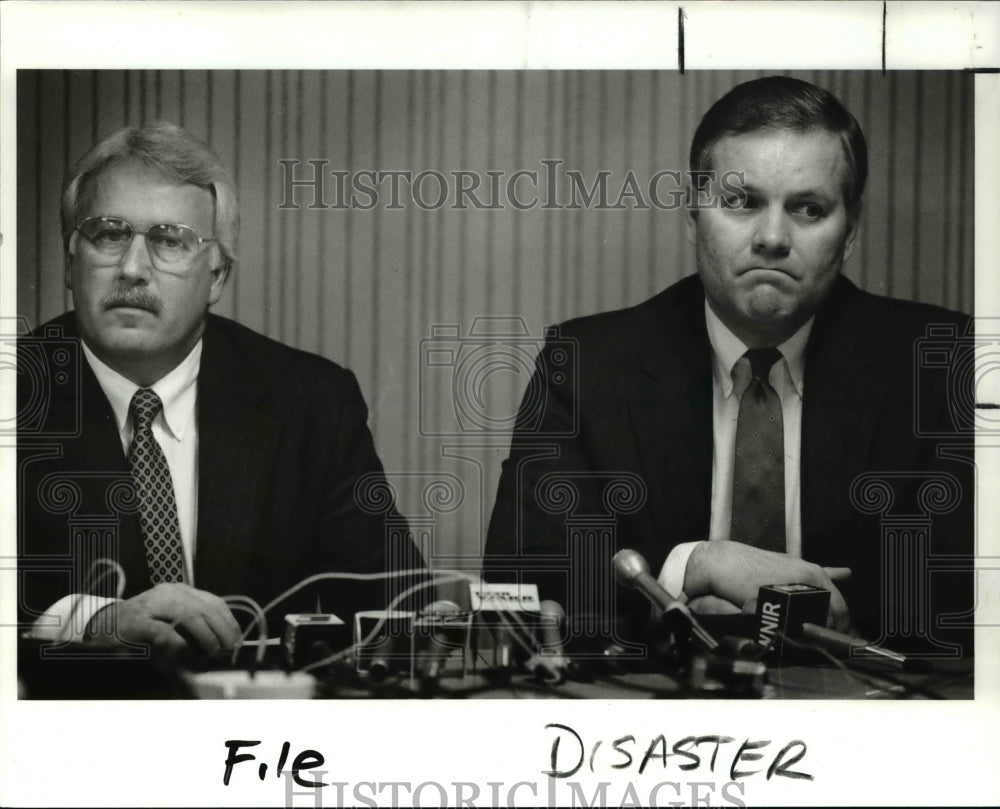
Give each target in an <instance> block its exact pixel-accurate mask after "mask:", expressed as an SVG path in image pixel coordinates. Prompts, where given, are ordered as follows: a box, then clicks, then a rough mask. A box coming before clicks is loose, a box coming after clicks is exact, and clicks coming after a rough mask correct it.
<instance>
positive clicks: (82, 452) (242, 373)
mask: <svg viewBox="0 0 1000 809" xmlns="http://www.w3.org/2000/svg"><path fill="white" fill-rule="evenodd" d="M60 332H61V334H62V336H61V337H60V336H59V333H60ZM203 339H204V343H203V351H202V359H201V370H200V373H199V377H198V400H197V419H198V437H199V446H198V518H197V550H196V555H195V565H194V584H195V586H196V587H198V588H199V589H202V590H208V591H210V592H212V593H215V594H216V595H220V596H221V595H230V594H244V595H249V596H252V597H253V598H255V599H256V600H257V601H258V602H260V603H261V605H262V606H263V605H264V604H265V603H266V602H267V601H269V600H270V599H271V598H273V597H275V596H276V595H278V594H279V593H281V592H282V591H284V590H285V589H287V588H288V587H290V586H292V585H294V584H295V583H297V582H298V581H299V580H300V579H302V578H303V577H305V576H307V575H311V574H313V573H319V572H326V571H350V572H355V573H359V572H380V571H384V570H386V569H387V568H389V567H392V568H393V569H403V568H408V567H418V566H422V560H421V558H420V554H419V552H418V551H417V550H416V548H415V546H414V545H413V542H412V540H411V537H410V534H409V532H408V530H407V527H406V523H405V520H403V519H402V518H400V516H399V515H398V514H397V512H396V510H395V506H394V504H393V502H392V499H391V498H389V499H388V500H380V499H379V497H380V495H381V494H384V492H385V491H386V490H385V489H384V488H383V489H382V490H381V492H379V491H378V485H379V484H380V483H381V482H383V470H382V465H381V463H380V461H379V458H378V456H377V454H376V452H375V448H374V446H373V443H372V437H371V434H370V432H369V430H368V427H367V417H368V411H367V408H366V406H365V403H364V400H363V398H362V395H361V391H360V390H359V388H358V384H357V381H356V380H355V378H354V375H353V374H351V373H350V372H349V371H347V370H345V369H343V368H341V367H339V366H338V365H336V364H335V363H333V362H330V361H329V360H326V359H323V358H321V357H318V356H316V355H313V354H308V353H306V352H303V351H297V350H294V349H292V348H289V347H287V346H284V345H281V344H280V343H277V342H275V341H273V340H270V339H268V338H266V337H263V336H262V335H259V334H257V333H255V332H253V331H251V330H249V329H247V328H245V327H243V326H240V325H239V324H237V323H234V322H232V321H230V320H226V319H223V318H220V317H215V316H210V317H209V319H208V323H207V326H206V329H205V332H204V338H203ZM60 350H62V352H63V353H62V354H60ZM19 368H20V370H21V375H20V378H19V385H18V399H19V410H18V413H19V428H20V433H19V442H18V450H19V452H18V455H19V464H18V504H19V525H18V528H19V530H18V536H19V541H20V544H19V556H20V560H19V566H20V570H21V579H20V581H21V591H20V603H19V613H20V615H21V618H22V620H24V621H31V620H33V618H34V617H35V616H36V615H37V614H39V613H40V612H42V611H44V609H45V608H46V607H47V606H49V605H50V604H52V603H53V602H54V601H55V600H56V599H57V598H59V597H61V596H63V595H65V594H67V593H70V592H79V591H80V589H79V588H80V587H81V585H82V582H83V581H84V580H85V579H86V577H87V572H88V569H89V566H90V562H91V561H92V560H93V559H94V558H96V557H98V556H101V555H104V554H106V553H110V554H111V555H112V556H113V557H114V558H116V559H117V560H118V561H119V562H120V563H121V565H122V566H123V567H124V570H125V574H126V579H125V593H124V595H125V597H129V596H131V595H135V594H136V593H139V592H141V591H142V590H144V589H147V588H148V587H149V586H150V582H149V576H148V571H147V567H146V561H145V555H144V553H145V552H144V549H143V543H142V534H141V532H140V528H139V520H138V515H137V513H136V512H135V508H134V504H133V505H130V504H129V502H128V501H129V494H128V493H129V488H128V485H127V484H128V482H129V481H130V475H129V469H128V463H127V461H126V459H125V457H124V454H123V452H122V446H121V441H120V439H119V436H118V429H117V426H116V424H115V419H114V415H113V413H112V410H111V406H110V404H109V403H108V401H107V398H106V397H105V396H104V393H103V392H102V390H101V388H100V386H99V385H98V382H97V379H96V377H95V376H94V374H93V372H92V371H91V369H90V366H89V365H88V364H87V362H86V359H85V358H84V356H83V353H82V351H81V350H80V348H79V337H78V332H77V330H76V323H75V318H74V316H73V313H72V312H70V313H67V314H65V315H63V316H61V317H59V318H57V319H55V320H54V321H51V322H50V323H48V324H46V325H45V326H42V327H41V328H40V329H38V330H37V331H36V332H35V334H34V335H33V336H32V337H31V338H29V339H27V340H22V341H21V345H20V346H19ZM362 478H364V480H365V481H367V482H368V484H369V485H373V486H375V487H376V489H375V490H372V489H370V488H367V489H366V491H367V492H368V495H365V494H363V493H361V492H359V493H358V496H359V497H360V498H361V499H362V500H364V501H365V507H364V508H362V507H359V505H358V501H357V500H356V493H355V487H356V485H358V483H359V480H362ZM123 482H124V483H125V484H126V485H125V486H124V487H122V486H120V485H118V486H116V483H117V484H121V483H123ZM102 543H103V544H102ZM407 583H412V582H407ZM400 586H402V584H401V583H400V582H395V583H394V584H393V586H392V588H391V589H392V590H393V591H397V590H398V589H399V587H400ZM89 589H90V590H91V591H97V592H101V593H103V594H106V595H107V594H113V590H114V588H113V577H112V579H110V580H108V581H105V582H104V583H103V584H102V585H101V586H97V587H96V588H95V587H91V588H89ZM317 598H319V599H321V600H320V606H321V607H322V609H323V610H324V611H328V612H335V613H338V614H340V616H341V617H342V618H343V619H344V620H345V621H349V620H350V618H351V616H352V614H353V612H354V611H356V610H359V609H365V608H367V609H376V608H381V607H384V606H385V603H386V601H387V598H388V591H387V589H386V583H385V582H377V583H375V584H371V585H368V584H366V585H361V584H358V583H352V582H336V583H328V584H325V585H318V586H315V587H312V588H309V589H307V590H306V591H304V592H303V593H300V594H299V595H298V596H296V597H294V598H292V599H291V600H290V601H288V602H286V603H284V604H282V605H280V606H278V607H276V608H275V610H274V612H273V614H272V615H269V623H270V624H271V626H272V631H274V630H276V629H279V628H280V626H281V621H282V620H283V616H284V615H285V613H286V612H295V611H313V610H314V609H315V608H316V606H317ZM237 615H239V613H237Z"/></svg>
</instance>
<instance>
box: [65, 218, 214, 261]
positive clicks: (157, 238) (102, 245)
mask: <svg viewBox="0 0 1000 809" xmlns="http://www.w3.org/2000/svg"><path fill="white" fill-rule="evenodd" d="M75 229H76V230H78V231H80V233H82V234H83V235H84V236H85V237H86V239H87V241H88V242H90V243H91V244H92V245H93V246H94V248H95V249H96V250H97V252H98V253H99V254H100V255H101V256H103V257H106V258H107V259H108V261H109V262H114V261H117V260H118V259H120V258H121V257H122V256H123V255H124V254H125V252H126V251H127V250H128V248H129V246H130V245H131V244H132V239H133V238H134V237H135V236H136V235H140V236H145V237H146V250H147V251H148V252H149V258H150V260H151V261H152V262H153V266H154V267H156V268H157V269H161V270H173V271H174V272H176V271H179V270H185V269H188V268H189V267H190V266H191V263H192V262H193V261H194V259H195V258H196V257H197V255H198V254H199V253H200V252H201V248H202V245H203V244H205V243H206V242H216V241H218V239H216V238H210V237H204V238H203V237H200V236H199V235H198V233H197V231H195V230H194V229H193V228H189V227H188V226H187V225H150V226H149V227H148V228H146V230H144V231H143V230H136V229H135V228H134V227H133V226H132V223H131V222H127V221H125V220H124V219H114V218H112V217H109V216H92V217H90V218H89V219H84V220H83V221H82V222H81V223H80V224H79V225H77V226H76V228H75Z"/></svg>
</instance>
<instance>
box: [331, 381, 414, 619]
mask: <svg viewBox="0 0 1000 809" xmlns="http://www.w3.org/2000/svg"><path fill="white" fill-rule="evenodd" d="M338 382H339V385H340V387H341V388H342V389H343V392H342V393H341V395H340V399H341V402H342V404H341V407H340V409H339V416H338V418H337V419H336V421H335V422H333V423H332V424H331V425H330V427H331V430H330V433H329V435H330V439H329V441H328V444H327V446H326V448H325V465H324V468H323V473H324V475H325V484H324V486H323V490H324V497H323V500H322V502H321V503H320V514H319V529H318V532H317V555H318V557H319V559H320V560H322V562H321V565H322V569H328V570H347V571H354V572H361V573H381V572H387V573H400V572H402V571H406V570H414V569H419V568H423V567H424V561H423V558H422V556H421V554H420V551H419V550H418V548H417V546H416V544H415V542H414V539H413V536H412V534H411V532H410V529H409V526H408V524H407V521H406V518H405V517H403V516H402V515H400V513H399V511H398V510H397V508H396V503H395V498H394V496H393V491H392V489H391V488H390V487H389V485H388V483H387V481H386V477H385V472H384V469H383V466H382V462H381V460H380V459H379V456H378V454H377V452H376V450H375V445H374V441H373V439H372V434H371V431H370V430H369V429H368V408H367V406H366V405H365V401H364V398H363V396H362V394H361V390H360V388H359V387H358V383H357V380H356V379H355V377H354V375H353V374H352V373H351V372H350V371H346V370H344V371H341V372H340V379H339V380H338ZM423 580H424V577H423V576H420V575H404V576H397V577H393V578H389V579H387V580H385V581H379V582H375V583H374V584H367V585H366V584H357V585H356V584H355V583H353V582H342V583H338V584H337V587H336V588H327V589H328V590H329V591H331V592H332V591H334V590H335V591H336V595H335V596H334V597H335V599H336V601H337V602H338V603H341V604H343V605H344V606H343V607H341V610H342V611H343V612H345V613H347V614H350V613H353V612H355V611H357V610H359V609H381V608H384V607H385V606H386V605H387V604H388V603H389V602H390V601H391V600H392V599H393V598H395V597H396V596H397V595H398V594H400V593H402V592H403V591H404V590H406V589H407V588H409V587H412V586H414V585H415V584H417V583H418V582H420V581H423ZM430 595H431V594H430V592H429V590H427V589H425V590H423V591H421V592H418V593H416V594H414V595H413V596H412V597H409V598H407V599H406V601H404V602H402V603H400V604H398V605H397V606H396V608H397V609H412V608H415V607H417V606H419V605H420V604H423V603H426V602H427V601H429V600H431V598H430Z"/></svg>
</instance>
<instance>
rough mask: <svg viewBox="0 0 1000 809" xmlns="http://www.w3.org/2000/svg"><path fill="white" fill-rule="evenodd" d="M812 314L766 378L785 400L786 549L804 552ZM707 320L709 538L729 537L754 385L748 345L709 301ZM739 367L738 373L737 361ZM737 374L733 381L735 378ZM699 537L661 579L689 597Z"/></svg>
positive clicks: (671, 559)
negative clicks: (747, 399) (739, 442)
mask: <svg viewBox="0 0 1000 809" xmlns="http://www.w3.org/2000/svg"><path fill="white" fill-rule="evenodd" d="M812 324H813V318H810V319H809V320H808V321H807V322H806V323H805V324H804V325H803V326H802V327H801V328H800V329H799V330H798V331H797V332H795V334H793V335H792V336H791V337H789V338H788V339H787V340H786V341H785V342H783V343H781V345H779V346H777V349H778V351H780V352H781V357H782V358H781V359H780V360H779V361H778V362H776V363H775V364H774V365H773V366H771V372H770V375H769V377H768V381H769V382H770V383H771V387H773V388H774V390H775V392H776V393H777V394H778V398H779V399H780V400H781V416H782V424H783V426H784V443H785V551H786V553H789V554H791V555H793V556H801V555H802V507H801V505H802V504H801V492H800V482H801V475H800V468H799V459H800V456H801V448H802V395H803V384H802V383H803V376H804V373H805V349H806V342H807V341H808V340H809V332H810V331H811V330H812ZM705 325H706V327H707V329H708V340H709V343H711V346H712V518H711V523H710V525H709V530H708V537H707V539H709V540H713V539H729V532H730V529H731V527H732V515H733V470H734V464H735V456H736V422H737V418H738V416H739V412H740V397H741V396H742V395H743V391H744V390H745V389H746V387H747V385H748V384H750V368H749V362H748V361H747V360H742V362H741V361H740V360H741V358H742V356H743V354H744V352H746V350H747V346H746V345H745V344H744V343H743V342H742V341H741V340H740V339H739V338H738V337H737V336H736V335H735V334H733V333H732V332H731V331H730V330H729V329H728V328H727V327H726V325H725V324H724V323H723V322H722V321H721V320H719V317H718V315H716V314H715V312H713V311H712V308H711V307H710V306H709V305H708V301H706V302H705ZM738 362H739V363H740V365H739V367H736V370H735V373H734V366H736V365H737V363H738ZM734 377H735V381H734ZM697 546H698V543H697V542H684V543H681V544H680V545H677V546H676V547H674V549H673V550H672V551H671V552H670V554H669V555H668V556H667V560H666V562H664V563H663V568H662V569H661V570H660V575H659V582H660V584H661V585H662V586H663V587H664V589H665V590H666V591H667V592H668V593H671V594H673V595H678V596H679V597H680V598H682V599H685V598H686V595H685V594H684V575H685V572H686V570H687V562H688V558H689V557H690V556H691V552H692V551H693V550H694V549H695V548H696V547H697Z"/></svg>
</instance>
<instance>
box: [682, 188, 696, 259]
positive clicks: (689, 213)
mask: <svg viewBox="0 0 1000 809" xmlns="http://www.w3.org/2000/svg"><path fill="white" fill-rule="evenodd" d="M685 191H686V194H685V197H684V199H685V206H686V208H687V210H686V211H685V216H684V225H685V232H686V234H687V240H688V241H689V242H691V244H694V243H695V241H696V240H697V238H698V209H697V208H696V207H695V206H694V205H692V204H691V203H692V201H693V200H694V194H695V190H694V188H693V187H692V186H691V184H690V183H688V186H687V188H686V189H685Z"/></svg>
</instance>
